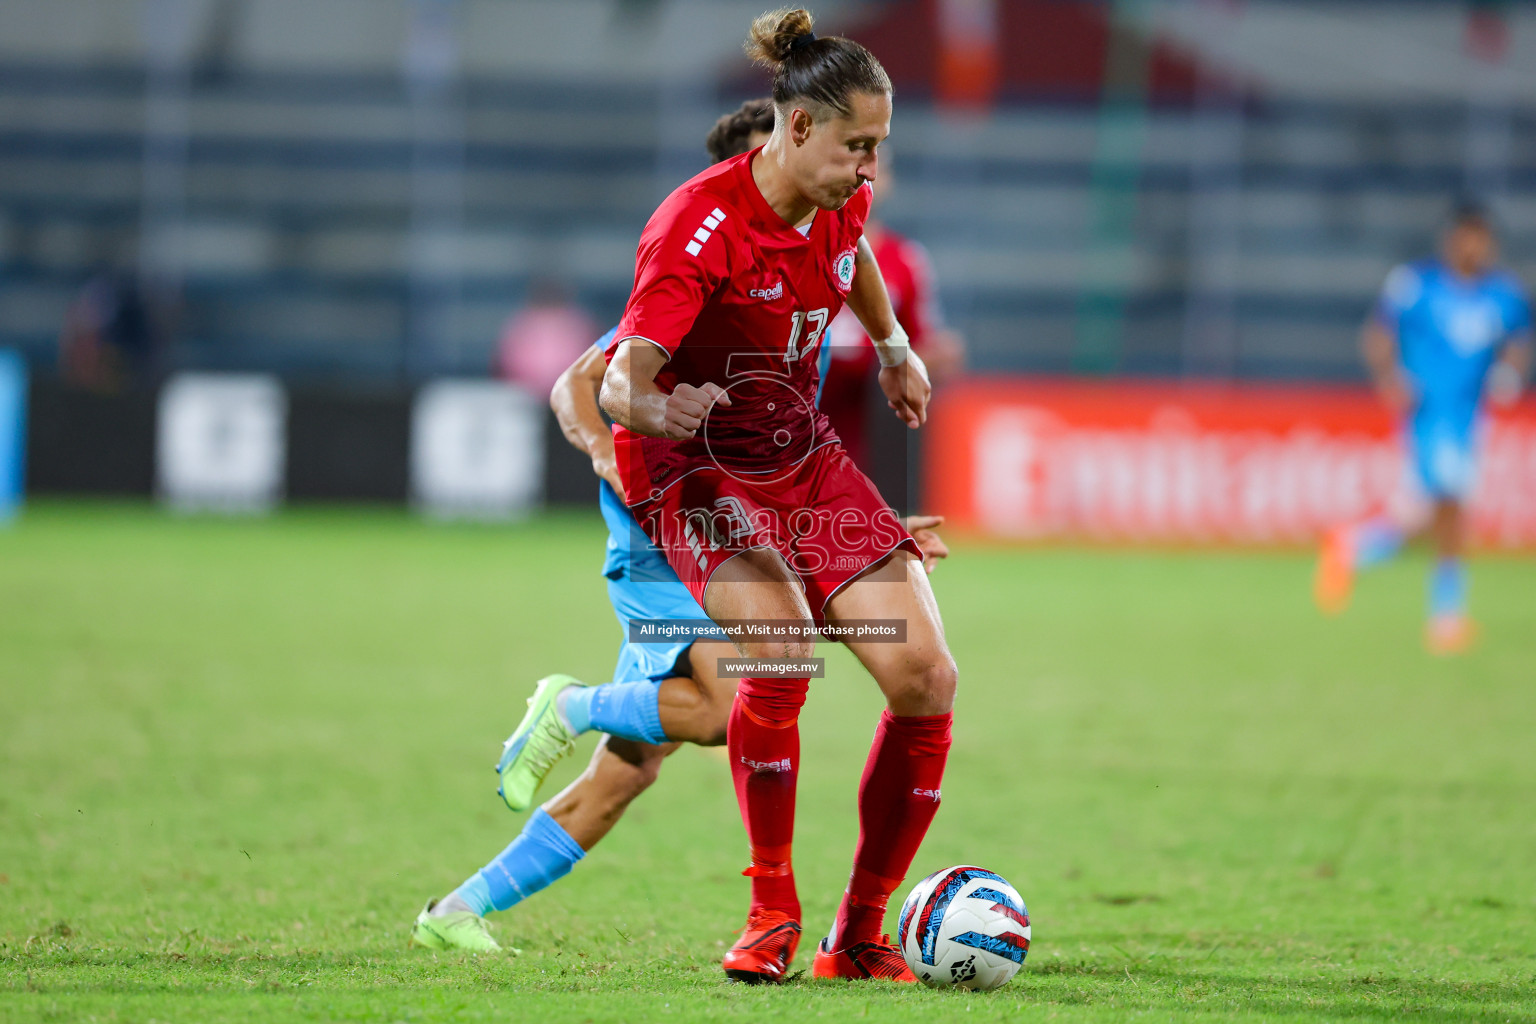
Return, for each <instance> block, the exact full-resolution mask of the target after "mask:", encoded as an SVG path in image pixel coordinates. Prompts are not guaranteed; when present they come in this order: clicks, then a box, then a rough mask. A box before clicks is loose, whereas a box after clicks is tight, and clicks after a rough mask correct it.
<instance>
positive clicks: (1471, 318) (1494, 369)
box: [1315, 204, 1531, 654]
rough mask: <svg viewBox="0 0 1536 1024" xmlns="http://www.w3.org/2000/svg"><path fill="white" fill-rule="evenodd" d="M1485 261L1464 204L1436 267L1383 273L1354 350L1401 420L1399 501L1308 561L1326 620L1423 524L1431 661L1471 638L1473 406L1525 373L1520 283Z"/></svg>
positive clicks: (1328, 542)
mask: <svg viewBox="0 0 1536 1024" xmlns="http://www.w3.org/2000/svg"><path fill="white" fill-rule="evenodd" d="M1497 252H1498V248H1497V240H1496V238H1495V237H1494V232H1493V226H1492V224H1491V223H1490V221H1489V219H1488V216H1487V214H1485V213H1484V212H1483V210H1482V209H1481V208H1479V207H1477V206H1474V205H1471V204H1466V205H1463V206H1460V207H1458V208H1457V210H1456V212H1455V214H1454V216H1453V217H1452V220H1451V223H1450V225H1449V226H1448V227H1447V229H1446V231H1445V234H1444V237H1443V239H1442V244H1441V254H1440V257H1439V258H1438V259H1427V260H1423V261H1421V262H1418V263H1410V264H1404V265H1402V266H1399V267H1396V268H1395V269H1393V271H1392V272H1391V274H1390V275H1388V277H1387V282H1386V285H1385V286H1384V287H1383V289H1382V294H1381V299H1380V301H1379V302H1378V303H1377V306H1376V309H1375V312H1374V313H1373V314H1372V316H1371V318H1370V319H1369V321H1368V322H1367V323H1366V326H1365V331H1364V336H1363V339H1362V348H1363V350H1364V354H1365V360H1366V363H1367V364H1368V366H1369V368H1370V372H1371V378H1372V381H1373V383H1374V384H1375V386H1376V391H1377V393H1378V394H1380V395H1381V397H1382V400H1383V401H1385V402H1386V404H1387V406H1388V407H1389V408H1390V409H1391V410H1392V412H1393V413H1394V414H1396V415H1397V416H1399V417H1401V418H1402V420H1403V434H1404V438H1405V441H1406V446H1407V450H1408V462H1409V465H1408V473H1407V478H1408V480H1407V482H1408V488H1409V491H1410V493H1409V494H1407V495H1406V496H1405V500H1404V501H1403V502H1402V503H1401V507H1398V508H1394V509H1392V510H1391V511H1390V512H1389V513H1387V514H1383V515H1379V516H1376V517H1374V518H1371V519H1368V520H1366V521H1365V522H1361V523H1355V524H1351V525H1348V526H1343V527H1340V528H1337V529H1335V530H1332V531H1330V532H1329V534H1328V536H1327V538H1326V539H1325V540H1324V543H1323V551H1322V556H1321V558H1320V559H1319V561H1318V571H1317V577H1316V585H1315V594H1316V597H1317V602H1318V606H1319V607H1320V608H1322V610H1323V611H1325V612H1328V613H1330V614H1336V613H1338V612H1341V611H1343V610H1344V608H1345V607H1346V606H1347V605H1348V603H1349V597H1350V592H1351V590H1352V589H1353V585H1354V576H1355V573H1356V571H1357V570H1359V569H1363V568H1366V567H1367V566H1371V565H1375V564H1377V563H1380V562H1383V561H1385V560H1386V559H1388V558H1391V557H1392V556H1393V555H1395V554H1396V553H1397V552H1398V551H1399V550H1400V549H1401V548H1402V546H1403V543H1404V541H1405V540H1407V539H1408V537H1409V536H1411V535H1412V534H1414V533H1417V532H1419V531H1420V530H1422V529H1424V528H1425V527H1426V526H1428V527H1429V528H1430V531H1431V534H1432V536H1433V539H1434V546H1435V555H1436V561H1435V567H1434V572H1433V574H1432V575H1431V578H1430V586H1429V619H1428V624H1427V627H1426V632H1425V641H1426V643H1427V644H1428V646H1429V648H1430V650H1431V651H1433V652H1435V653H1438V654H1454V653H1457V652H1460V651H1463V650H1465V649H1466V648H1467V647H1468V646H1469V645H1470V644H1471V642H1472V640H1473V638H1474V633H1475V630H1474V626H1473V623H1472V620H1471V619H1470V618H1469V616H1468V614H1467V571H1466V566H1465V563H1464V548H1465V546H1466V504H1467V499H1468V498H1469V497H1470V496H1471V493H1472V489H1473V485H1474V483H1475V481H1476V470H1477V445H1478V440H1479V433H1480V429H1481V425H1482V419H1483V407H1484V403H1485V401H1487V402H1493V403H1495V404H1500V405H1503V404H1510V403H1513V402H1514V401H1515V400H1516V399H1518V398H1519V396H1520V392H1521V390H1522V388H1523V387H1524V384H1525V379H1526V374H1527V373H1528V371H1529V369H1530V363H1531V313H1530V308H1529V306H1528V304H1527V302H1526V296H1525V292H1524V289H1522V288H1521V286H1520V282H1519V281H1517V280H1516V279H1515V277H1514V276H1513V275H1512V274H1509V273H1507V272H1505V271H1503V270H1500V269H1497V268H1496V267H1495V265H1494V263H1495V260H1496V258H1497Z"/></svg>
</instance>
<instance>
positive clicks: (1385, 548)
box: [1354, 518, 1406, 569]
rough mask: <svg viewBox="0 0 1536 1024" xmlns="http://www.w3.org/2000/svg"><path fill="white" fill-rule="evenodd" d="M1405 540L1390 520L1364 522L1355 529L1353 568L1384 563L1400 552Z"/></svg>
mask: <svg viewBox="0 0 1536 1024" xmlns="http://www.w3.org/2000/svg"><path fill="white" fill-rule="evenodd" d="M1405 539H1406V538H1405V537H1404V536H1403V531H1402V529H1401V528H1400V527H1399V526H1398V525H1397V524H1396V523H1394V522H1392V520H1390V519H1385V518H1377V519H1368V520H1366V521H1365V522H1363V523H1361V524H1360V525H1359V526H1357V527H1355V536H1354V542H1355V568H1357V569H1364V568H1367V567H1369V566H1372V565H1376V564H1377V563H1379V562H1385V561H1386V560H1387V559H1389V558H1391V557H1392V556H1393V555H1395V554H1397V553H1398V552H1399V551H1401V550H1402V547H1403V541H1404V540H1405Z"/></svg>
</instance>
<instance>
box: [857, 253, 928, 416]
mask: <svg viewBox="0 0 1536 1024" xmlns="http://www.w3.org/2000/svg"><path fill="white" fill-rule="evenodd" d="M848 307H849V308H850V309H852V310H853V313H854V315H855V316H857V317H858V318H859V323H861V324H863V325H864V332H865V333H866V334H868V335H869V340H870V341H871V343H873V345H874V346H875V352H876V354H877V355H878V356H879V357H880V390H881V391H882V392H883V393H884V394H885V400H886V404H887V405H889V406H890V407H891V409H892V410H893V411H895V413H896V415H897V417H898V418H900V420H901V421H902V422H903V423H905V424H906V425H907V426H909V427H912V428H913V429H916V428H917V427H920V426H922V425H923V422H924V421H925V420H926V419H927V418H928V396H929V394H930V393H931V392H932V390H933V388H932V385H931V384H930V383H929V381H928V368H927V367H926V366H924V365H923V361H922V359H920V358H919V357H918V355H917V353H916V352H913V351H912V348H911V346H910V345H909V344H908V343H907V332H906V331H904V330H902V327H901V324H900V323H899V322H898V321H897V319H896V310H895V308H894V307H893V306H892V305H891V296H890V293H889V292H887V291H886V288H885V279H884V278H883V277H881V276H880V264H879V263H878V262H876V260H875V252H874V250H873V249H871V248H870V245H869V240H868V239H866V238H861V239H859V248H858V252H857V254H856V255H855V256H854V270H853V286H852V287H851V288H849V289H848Z"/></svg>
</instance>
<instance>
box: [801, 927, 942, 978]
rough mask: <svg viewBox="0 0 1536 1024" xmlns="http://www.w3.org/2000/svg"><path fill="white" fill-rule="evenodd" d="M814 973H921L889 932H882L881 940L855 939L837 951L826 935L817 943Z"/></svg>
mask: <svg viewBox="0 0 1536 1024" xmlns="http://www.w3.org/2000/svg"><path fill="white" fill-rule="evenodd" d="M811 976H812V977H815V978H857V979H864V978H884V979H885V980H887V981H910V982H916V981H917V977H916V976H915V975H913V973H912V970H911V968H909V967H908V966H907V958H906V957H904V956H902V955H901V950H899V949H897V948H896V946H895V945H894V944H893V943H892V942H891V937H890V936H889V935H882V936H880V941H879V942H875V941H873V940H865V941H864V942H855V943H854V944H853V945H851V946H849V947H848V948H847V949H840V950H838V951H837V952H836V953H832V952H829V951H828V950H827V940H826V939H822V940H821V943H820V944H819V945H817V947H816V962H815V965H814V966H812V968H811Z"/></svg>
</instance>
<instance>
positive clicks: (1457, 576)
mask: <svg viewBox="0 0 1536 1024" xmlns="http://www.w3.org/2000/svg"><path fill="white" fill-rule="evenodd" d="M1466 610H1467V566H1466V563H1465V562H1463V561H1462V560H1461V559H1459V558H1442V559H1440V560H1439V561H1438V562H1436V563H1435V571H1434V572H1433V573H1432V574H1431V575H1430V577H1429V614H1430V615H1431V616H1433V617H1436V618H1438V617H1440V616H1442V615H1461V614H1462V613H1464V612H1465V611H1466Z"/></svg>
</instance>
